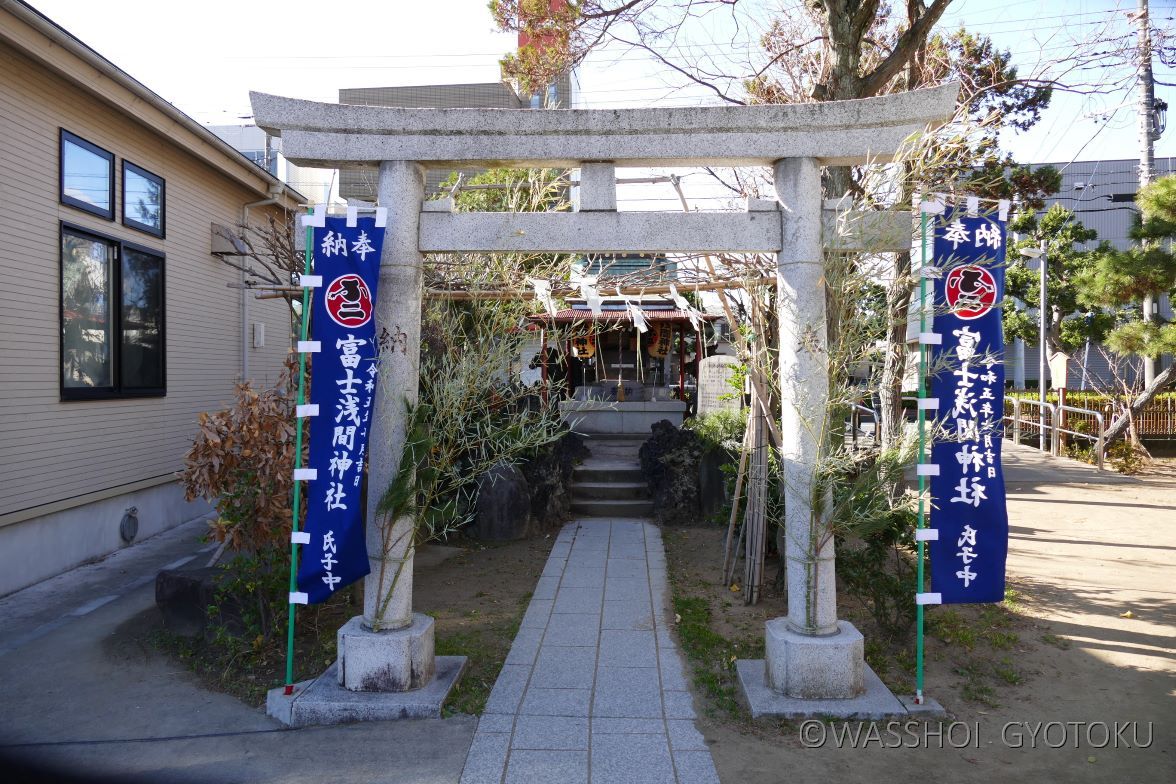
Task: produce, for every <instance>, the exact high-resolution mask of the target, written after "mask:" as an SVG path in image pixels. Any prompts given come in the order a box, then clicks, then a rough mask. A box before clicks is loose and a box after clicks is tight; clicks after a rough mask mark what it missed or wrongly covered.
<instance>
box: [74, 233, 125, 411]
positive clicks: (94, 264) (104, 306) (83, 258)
mask: <svg viewBox="0 0 1176 784" xmlns="http://www.w3.org/2000/svg"><path fill="white" fill-rule="evenodd" d="M61 253H62V265H61V332H62V338H61V361H62V371H61V372H62V375H61V378H62V386H63V387H65V388H66V389H109V388H110V387H112V386H113V383H114V382H113V378H112V359H113V358H112V352H111V336H112V334H113V332H114V324H113V317H114V312H113V309H112V308H111V306H110V290H111V286H110V278H111V273H112V272H113V270H112V261H113V256H114V248H113V247H112V246H111V244H110V243H108V242H103V241H100V240H96V239H92V238H89V237H85V236H81V235H76V234H71V233H69V232H66V233H64V234H63V235H62V249H61Z"/></svg>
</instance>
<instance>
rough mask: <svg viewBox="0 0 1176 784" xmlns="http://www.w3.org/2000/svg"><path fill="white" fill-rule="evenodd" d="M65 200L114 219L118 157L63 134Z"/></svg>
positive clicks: (70, 135) (77, 138)
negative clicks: (115, 176)
mask: <svg viewBox="0 0 1176 784" xmlns="http://www.w3.org/2000/svg"><path fill="white" fill-rule="evenodd" d="M61 201H62V202H64V203H65V204H69V205H70V206H73V207H77V208H78V209H82V210H85V211H86V212H92V213H94V214H95V215H100V216H102V217H103V218H109V219H111V220H113V219H114V154H113V153H110V152H107V151H106V150H104V149H102V148H101V147H98V146H97V145H94V144H91V143H90V142H88V141H86V140H85V139H82V138H79V137H77V136H74V135H73V134H72V133H70V132H69V131H64V130H63V131H62V132H61Z"/></svg>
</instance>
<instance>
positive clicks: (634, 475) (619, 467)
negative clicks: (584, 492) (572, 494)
mask: <svg viewBox="0 0 1176 784" xmlns="http://www.w3.org/2000/svg"><path fill="white" fill-rule="evenodd" d="M644 479H645V477H644V476H642V474H641V469H640V468H638V467H637V465H636V464H635V463H634V464H628V463H622V462H618V461H607V462H606V461H602V460H601V461H595V460H587V461H585V462H583V463H581V464H580V465H578V466H576V468H575V470H573V471H572V487H573V488H574V487H575V486H576V485H577V484H579V483H580V482H597V483H599V482H609V483H614V482H620V483H622V484H636V483H638V482H642V481H644Z"/></svg>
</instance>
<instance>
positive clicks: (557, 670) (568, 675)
mask: <svg viewBox="0 0 1176 784" xmlns="http://www.w3.org/2000/svg"><path fill="white" fill-rule="evenodd" d="M595 665H596V647H595V646H586V647H583V648H553V647H548V646H546V645H545V646H543V647H542V648H540V649H539V658H538V659H537V660H536V661H535V672H534V673H532V675H531V685H532V686H535V687H538V688H540V689H590V688H592V671H593V668H594V667H595Z"/></svg>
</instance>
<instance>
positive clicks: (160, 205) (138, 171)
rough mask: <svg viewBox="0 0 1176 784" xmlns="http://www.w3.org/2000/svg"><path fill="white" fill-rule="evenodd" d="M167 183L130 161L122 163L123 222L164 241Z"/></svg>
mask: <svg viewBox="0 0 1176 784" xmlns="http://www.w3.org/2000/svg"><path fill="white" fill-rule="evenodd" d="M164 195H165V194H164V182H163V178H162V177H160V176H159V175H158V174H152V173H151V172H149V171H147V170H146V169H144V168H143V167H141V166H136V165H135V164H133V163H131V162H130V161H128V160H124V161H123V162H122V222H123V225H125V226H130V227H131V228H132V229H138V230H139V231H145V232H147V233H148V234H154V235H155V236H156V237H160V238H162V237H163V229H164Z"/></svg>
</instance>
